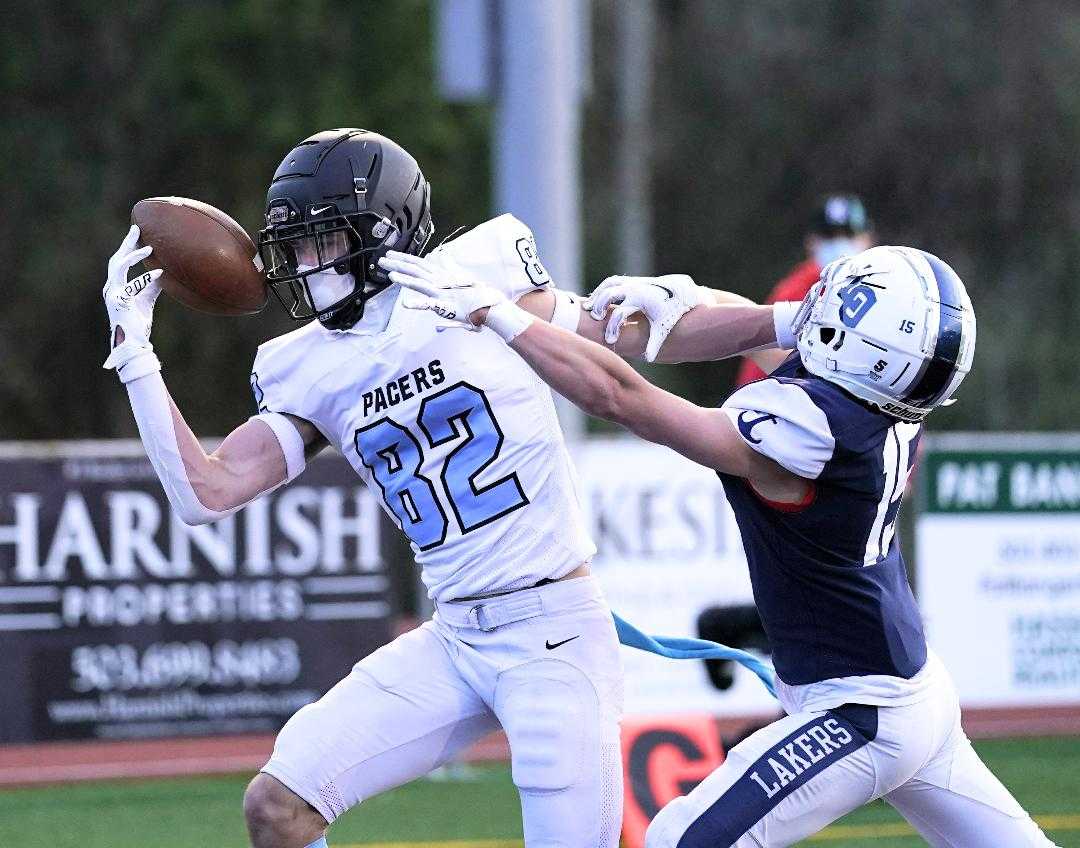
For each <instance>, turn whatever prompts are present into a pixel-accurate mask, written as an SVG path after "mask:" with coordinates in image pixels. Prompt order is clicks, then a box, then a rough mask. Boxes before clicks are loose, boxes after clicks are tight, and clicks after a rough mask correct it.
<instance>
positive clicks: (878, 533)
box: [383, 247, 1052, 848]
mask: <svg viewBox="0 0 1080 848" xmlns="http://www.w3.org/2000/svg"><path fill="white" fill-rule="evenodd" d="M383 262H384V266H385V267H387V268H388V269H389V270H390V271H391V274H390V276H391V279H393V280H394V281H395V282H399V283H402V284H404V285H407V286H409V287H410V288H413V289H415V290H416V291H418V292H419V293H420V294H422V295H423V297H424V299H423V300H421V301H418V302H414V301H409V305H410V306H412V307H414V308H421V309H432V310H434V311H436V312H438V313H439V314H441V315H444V316H446V317H448V318H453V319H455V320H458V321H459V322H463V323H464V324H466V325H469V326H477V327H479V326H480V325H485V326H486V327H488V328H490V329H491V330H494V332H488V333H483V332H482V333H480V334H479V336H478V337H477V341H478V342H479V341H480V340H481V339H482V337H483V336H484V335H488V336H494V337H499V338H502V339H503V340H504V341H505V342H507V343H508V344H509V345H510V346H511V347H512V348H513V349H514V350H515V351H517V352H518V353H519V354H521V356H522V357H523V358H524V359H525V361H527V362H528V363H529V364H530V365H532V366H533V368H534V369H535V370H536V372H537V373H538V374H540V375H541V376H542V377H543V378H544V379H545V380H546V381H547V382H548V383H549V384H550V385H551V386H552V387H553V388H555V389H556V390H558V391H559V392H560V393H561V394H563V395H564V396H566V397H567V398H569V399H570V400H572V401H573V402H574V403H576V404H577V405H578V406H580V407H581V408H582V409H584V410H585V411H587V412H590V413H592V414H594V415H599V416H602V417H604V418H608V419H610V420H612V421H615V422H617V423H620V424H622V425H624V426H626V427H627V428H629V429H630V430H632V431H633V432H635V433H637V434H638V435H640V436H642V437H643V438H646V439H649V440H650V441H654V442H657V443H659V444H663V445H667V446H669V447H671V448H673V449H674V450H676V451H678V452H679V453H681V454H683V455H685V456H687V457H689V458H690V459H693V460H695V461H697V462H699V463H701V464H703V465H705V466H707V467H709V468H713V469H715V470H716V471H717V473H718V474H719V476H720V479H721V481H722V483H723V485H724V490H725V492H726V494H727V497H728V500H729V502H730V504H731V507H732V509H733V511H734V513H735V518H736V521H737V523H738V525H739V529H740V532H741V534H742V538H743V547H744V549H745V551H746V555H747V563H748V566H749V570H750V577H751V582H752V585H753V589H754V597H755V600H756V603H757V607H758V611H759V613H760V614H761V619H762V624H763V625H764V627H765V630H766V632H767V633H768V636H769V640H770V643H771V646H772V658H773V663H774V665H775V668H776V675H777V680H776V690H777V696H778V698H779V699H780V702H781V705H782V706H783V707H784V710H785V712H786V713H787V715H786V716H785V717H784V718H782V719H780V720H778V721H776V722H774V723H772V724H770V725H768V726H767V727H765V728H762V729H761V730H758V731H757V732H755V733H753V734H752V735H750V736H749V737H747V738H746V739H745V740H743V741H742V742H741V743H739V744H738V745H736V746H735V747H734V748H733V749H732V750H731V751H730V752H729V753H728V755H727V757H726V759H725V761H724V763H723V765H721V766H720V767H719V768H718V769H717V770H716V771H715V772H713V773H712V774H711V775H710V776H709V777H707V778H706V779H705V780H704V781H703V782H702V783H701V784H700V785H699V786H698V787H696V788H695V789H694V790H693V791H692V792H691V793H690V794H689V795H687V796H685V797H683V798H678V799H676V800H675V801H673V802H672V803H671V804H669V805H668V806H666V807H665V808H664V809H663V810H662V811H661V812H660V813H659V814H658V815H657V817H656V819H655V820H654V821H653V822H652V824H651V825H650V827H649V830H648V834H647V836H646V846H647V848H725V846H737V848H760V847H761V846H770V848H771V846H787V845H791V844H793V843H795V842H798V841H800V840H802V839H804V838H806V837H808V836H810V835H811V834H813V833H815V832H817V831H818V830H820V829H821V828H823V827H824V826H825V825H827V824H828V823H829V822H831V821H834V820H835V819H837V818H839V817H840V816H842V815H844V814H845V813H847V812H849V811H851V810H853V809H855V808H856V807H859V806H861V805H863V804H865V803H867V802H868V801H871V800H873V799H876V798H884V799H885V800H886V801H888V803H890V804H892V805H893V806H894V807H895V808H896V809H897V810H898V811H899V812H900V813H901V814H902V815H903V816H904V817H905V818H906V819H907V820H908V821H909V822H910V823H911V824H912V825H913V826H914V827H915V828H916V829H917V830H918V831H919V833H920V834H921V835H922V836H923V837H924V838H925V839H926V840H927V841H928V842H929V843H930V844H931V845H933V846H935V847H936V848H983V846H990V845H995V846H996V845H1008V846H1010V848H1013V846H1017V847H1018V848H1019V846H1025V847H1026V846H1033V847H1035V846H1037V847H1038V848H1043V847H1044V846H1050V845H1052V843H1051V842H1050V841H1049V840H1048V839H1047V838H1046V837H1045V836H1044V835H1043V834H1042V832H1041V831H1040V830H1039V828H1038V826H1037V825H1036V824H1035V823H1034V821H1033V820H1032V819H1031V818H1030V816H1028V815H1027V814H1026V813H1025V812H1024V810H1023V809H1022V808H1021V807H1020V805H1019V804H1018V803H1017V802H1016V800H1015V799H1014V798H1013V797H1012V796H1011V795H1010V794H1009V792H1008V790H1007V789H1006V788H1005V787H1004V786H1003V785H1002V784H1001V783H1000V782H999V781H998V780H997V779H996V778H995V777H994V775H993V774H991V772H990V771H989V770H988V769H987V768H986V766H985V765H984V764H983V763H982V761H981V760H980V759H979V757H978V755H977V754H976V753H975V751H974V750H973V748H972V747H971V744H970V742H969V741H968V739H967V737H966V736H965V734H964V731H963V728H962V726H961V723H960V709H959V704H958V701H957V696H956V692H955V690H954V688H953V685H952V682H951V680H950V678H949V675H948V672H947V671H946V670H945V668H944V667H943V666H942V664H941V662H940V661H939V660H938V659H937V658H936V657H935V656H934V655H933V653H932V652H930V651H928V649H927V646H926V640H925V638H924V636H923V631H922V621H921V617H920V615H919V609H918V606H917V605H916V603H915V599H914V597H913V595H912V592H911V589H910V587H909V585H908V583H907V575H906V570H905V567H904V561H903V557H902V555H901V553H900V546H899V540H898V539H897V536H896V533H895V532H894V531H895V525H896V519H897V515H898V512H899V509H900V502H901V499H902V497H903V492H904V483H905V481H906V479H907V476H908V473H909V472H910V469H911V466H912V465H913V464H914V458H915V452H916V448H917V445H918V440H919V435H920V430H921V422H922V420H923V418H924V417H925V416H926V415H927V414H928V413H929V412H930V411H931V410H933V409H934V408H935V407H937V406H939V405H941V404H943V403H947V402H949V399H950V398H951V396H952V393H953V392H954V391H955V390H956V388H957V387H958V386H959V384H960V382H961V380H962V379H963V378H964V376H965V375H966V374H967V372H968V370H969V369H970V367H971V362H972V357H973V355H974V349H975V315H974V312H973V311H972V307H971V302H970V300H969V299H968V296H967V292H966V290H965V289H964V285H963V283H962V282H961V281H960V278H959V277H958V276H957V275H956V274H955V273H954V272H953V270H952V269H951V268H950V267H949V266H948V265H947V264H946V263H944V262H942V261H941V260H940V259H938V258H937V257H936V256H932V255H931V254H928V253H925V252H923V251H919V250H914V249H912V248H904V247H877V248H872V249H870V250H868V251H865V252H863V253H861V254H858V255H857V256H854V257H851V258H848V259H842V260H838V261H836V262H834V263H832V264H831V265H829V266H828V267H827V268H825V269H824V270H823V272H822V276H821V279H820V280H819V281H818V283H817V284H816V285H815V286H814V287H813V288H812V289H811V290H810V292H809V294H808V295H807V297H806V299H805V300H804V301H803V303H802V305H801V306H799V305H798V304H793V303H787V304H777V305H776V306H775V307H774V308H773V309H772V312H773V319H774V320H775V328H776V333H775V340H776V341H778V343H779V346H780V347H782V348H785V349H790V348H796V347H797V352H795V353H792V354H791V355H790V356H788V357H786V358H784V359H783V361H782V362H781V363H779V364H777V363H776V362H775V361H774V362H773V363H772V364H773V365H774V366H776V367H774V368H772V369H767V370H771V374H770V375H769V377H767V378H766V379H762V380H759V381H757V382H754V383H750V384H748V385H747V386H744V387H742V388H740V389H739V390H737V391H736V392H735V393H734V394H733V395H732V396H731V397H729V398H728V399H727V401H726V402H725V403H724V404H723V406H722V407H721V408H720V409H705V408H702V407H698V406H695V405H694V404H691V403H689V402H687V401H685V400H683V399H681V398H678V397H676V396H674V395H671V394H669V393H668V392H665V391H663V390H661V389H659V388H657V387H655V386H653V385H651V384H649V383H648V382H647V381H645V380H644V379H643V378H642V377H641V376H640V375H639V374H637V372H635V371H634V370H633V369H632V368H630V367H629V366H628V365H627V364H626V363H624V362H623V361H622V360H621V359H619V358H618V357H616V356H614V355H612V353H611V352H610V351H608V350H605V349H603V348H602V347H600V346H599V345H595V344H592V343H590V342H588V341H586V340H584V339H581V338H578V337H576V336H573V335H571V334H569V333H567V332H565V331H564V330H561V329H559V328H557V327H550V326H547V325H544V324H540V323H538V322H536V321H535V320H534V318H533V316H532V315H530V314H529V313H527V312H525V311H524V310H522V309H520V308H519V307H517V306H515V305H514V304H512V303H510V302H509V301H507V299H506V298H505V297H504V296H503V295H502V293H501V292H499V291H496V290H493V289H490V288H487V287H485V286H468V285H466V283H467V282H468V281H467V278H465V277H463V276H461V275H453V274H448V273H447V272H446V270H445V269H443V268H437V267H435V266H434V265H433V264H431V263H428V262H427V261H425V260H424V259H421V258H417V257H412V256H402V255H399V254H391V255H390V256H389V257H387V258H386V259H384V260H383ZM658 283H661V285H659V286H658V285H657V284H658ZM663 288H664V286H663V285H662V281H661V280H650V279H646V278H638V279H636V280H633V279H629V280H628V279H625V278H623V279H617V280H612V281H611V282H610V283H605V284H604V285H602V286H601V289H600V290H598V292H597V293H595V294H594V297H593V308H594V309H595V310H596V311H597V314H602V312H603V310H604V309H605V308H606V307H607V305H608V304H611V303H614V304H616V306H615V310H614V314H613V315H612V316H611V319H610V320H611V324H610V328H609V329H610V332H609V336H608V337H609V338H611V337H613V336H614V335H615V334H617V333H618V332H619V328H620V325H621V324H622V323H623V322H624V321H625V320H626V318H627V316H628V315H630V314H633V313H635V312H637V311H639V310H640V311H642V312H644V313H645V315H646V317H648V318H649V319H650V322H651V324H652V331H653V332H652V336H653V339H652V341H653V345H652V349H653V350H659V351H661V352H664V351H665V350H666V345H664V343H663V337H664V335H665V334H666V333H667V331H668V329H669V328H670V325H671V322H670V321H669V320H665V318H664V315H665V313H668V312H669V310H670V309H671V307H670V301H671V300H672V299H678V297H679V296H681V295H682V294H683V292H685V291H686V287H685V286H680V287H676V288H672V289H671V290H670V291H668V292H664V291H662V290H661V289H663ZM692 297H693V296H692ZM695 299H696V300H698V301H701V302H702V303H707V302H708V298H707V297H706V296H705V295H700V296H698V297H696V298H695ZM796 308H798V312H796V311H795V310H796ZM726 311H727V310H723V309H720V310H717V309H711V308H709V307H708V306H703V307H701V308H695V309H693V310H692V311H691V312H689V313H687V314H686V316H685V317H684V318H683V319H682V320H681V321H679V323H678V324H676V332H677V333H680V334H681V333H682V332H684V328H683V325H684V324H685V323H694V324H696V326H697V327H698V341H699V342H701V341H703V340H704V339H707V338H709V337H710V335H711V338H712V341H713V348H712V351H711V352H709V348H708V345H707V344H704V343H702V344H700V346H699V351H700V352H704V353H705V354H706V355H705V356H703V357H701V358H720V357H721V356H722V355H723V353H724V351H730V347H729V345H730V343H731V335H732V333H731V329H732V328H731V326H730V324H729V323H727V322H726V321H725V320H724V313H725V312H726ZM677 312H678V310H675V311H674V312H670V313H669V314H676V313H677ZM710 314H715V316H716V318H717V324H716V326H715V327H714V328H713V330H712V332H711V333H710V331H709V329H708V327H709V324H710V320H711V318H710ZM745 320H746V321H747V322H748V323H749V324H750V325H751V326H753V327H754V328H755V329H756V331H758V332H760V331H761V325H760V321H761V316H759V315H757V314H755V313H753V312H751V311H748V312H746V313H745ZM758 340H759V341H760V340H761V337H760V336H758ZM680 345H682V346H683V348H684V350H685V340H684V341H682V342H680ZM683 358H691V357H683ZM773 358H774V360H775V359H777V358H779V357H776V356H773Z"/></svg>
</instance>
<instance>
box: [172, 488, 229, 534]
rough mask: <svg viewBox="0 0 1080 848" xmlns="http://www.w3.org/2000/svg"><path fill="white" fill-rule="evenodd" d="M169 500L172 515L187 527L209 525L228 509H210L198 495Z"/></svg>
mask: <svg viewBox="0 0 1080 848" xmlns="http://www.w3.org/2000/svg"><path fill="white" fill-rule="evenodd" d="M169 500H170V503H171V505H172V510H173V513H174V514H175V515H176V517H177V518H179V519H180V520H181V521H182V522H183V523H184V524H186V525H187V526H188V527H198V526H199V525H201V524H211V523H213V522H215V521H217V520H218V519H219V518H221V517H222V516H223V515H225V514H226V513H228V512H229V509H228V508H223V509H211V508H210V507H208V506H207V505H206V504H204V503H203V501H202V499H201V498H200V497H199V496H198V495H195V497H191V498H185V497H174V498H170V499H169Z"/></svg>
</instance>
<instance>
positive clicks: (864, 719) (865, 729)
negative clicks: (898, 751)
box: [678, 704, 877, 848]
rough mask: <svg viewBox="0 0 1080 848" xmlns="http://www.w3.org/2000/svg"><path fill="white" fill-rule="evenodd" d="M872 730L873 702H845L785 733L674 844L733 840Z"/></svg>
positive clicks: (710, 847) (689, 847)
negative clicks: (866, 703) (869, 704)
mask: <svg viewBox="0 0 1080 848" xmlns="http://www.w3.org/2000/svg"><path fill="white" fill-rule="evenodd" d="M876 735H877V707H870V706H865V705H861V704H845V705H844V706H842V707H837V708H836V709H833V710H828V711H826V712H825V713H823V714H822V715H820V716H818V717H817V718H815V719H813V720H811V721H808V722H807V723H806V724H804V725H803V726H802V727H800V728H799V729H798V730H795V731H794V732H792V733H790V734H788V736H786V737H785V738H784V739H782V740H781V741H780V742H778V743H777V744H775V745H773V746H772V747H771V748H770V749H769V750H768V751H766V752H765V753H764V754H762V755H761V756H760V757H759V758H758V759H757V760H755V761H754V762H753V763H752V764H751V765H750V766H749V767H748V768H747V769H746V771H745V772H744V773H743V775H742V777H740V778H739V779H738V780H737V781H735V783H733V784H732V785H731V786H730V787H729V788H728V789H727V791H726V792H724V794H723V795H721V796H720V797H719V798H717V799H716V801H715V802H714V803H713V804H712V806H710V807H709V808H708V809H707V810H706V811H705V812H704V813H702V814H701V815H700V816H699V817H698V818H697V819H696V820H695V821H694V822H693V824H691V825H690V827H688V828H687V829H686V832H685V833H684V834H683V836H682V839H680V840H679V845H678V848H718V846H727V845H733V844H734V843H736V842H737V841H738V840H739V837H741V836H742V835H743V834H744V833H746V832H747V831H748V830H750V828H752V827H753V826H754V825H755V824H757V823H758V822H759V821H761V819H763V818H764V817H765V816H766V815H768V813H769V812H771V811H772V810H773V809H774V808H775V807H776V806H777V805H778V804H779V803H780V802H781V801H783V800H784V799H785V798H787V797H788V795H790V794H791V793H792V792H794V791H795V790H796V789H798V788H799V787H800V786H802V785H803V784H804V783H806V782H807V781H808V780H811V779H813V778H814V777H817V775H819V774H821V773H822V772H823V771H824V770H825V769H827V768H828V767H829V766H831V765H832V764H834V763H836V762H838V761H839V760H842V759H843V758H844V757H846V756H848V755H849V754H851V753H854V752H855V751H858V750H859V749H860V748H862V747H863V746H864V745H866V744H867V743H868V742H872V741H873V740H874V737H875V736H876Z"/></svg>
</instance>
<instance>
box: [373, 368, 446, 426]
mask: <svg viewBox="0 0 1080 848" xmlns="http://www.w3.org/2000/svg"><path fill="white" fill-rule="evenodd" d="M444 382H446V374H444V373H443V370H442V363H441V362H440V361H439V360H438V359H433V360H431V362H429V363H428V364H427V365H425V366H424V367H423V368H414V369H413V370H412V371H410V372H409V373H407V374H402V375H401V376H400V377H397V378H395V379H393V380H391V381H390V382H389V383H387V384H386V385H385V386H379V387H378V388H377V389H374V390H372V391H370V392H364V395H363V399H364V415H365V416H367V415H369V414H370V413H372V412H382V411H383V410H384V409H389V408H390V407H391V406H396V405H397V404H399V403H401V402H402V401H406V400H409V399H410V398H413V397H416V395H419V394H423V393H424V392H426V391H427V390H428V389H430V388H431V387H432V386H438V385H440V384H442V383H444Z"/></svg>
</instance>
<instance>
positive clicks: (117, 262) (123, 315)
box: [101, 225, 162, 383]
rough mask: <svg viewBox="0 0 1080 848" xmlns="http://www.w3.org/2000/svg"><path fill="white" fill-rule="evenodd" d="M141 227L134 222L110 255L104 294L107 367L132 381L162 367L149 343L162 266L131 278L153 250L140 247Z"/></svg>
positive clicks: (126, 380) (122, 377)
mask: <svg viewBox="0 0 1080 848" xmlns="http://www.w3.org/2000/svg"><path fill="white" fill-rule="evenodd" d="M138 243H139V228H138V227H137V226H135V225H132V227H131V229H130V230H128V234H127V235H126V236H125V237H124V240H123V241H122V242H121V243H120V247H119V248H117V250H116V253H114V254H113V255H112V258H111V259H109V276H108V279H107V280H106V281H105V287H104V288H103V289H102V290H101V296H102V297H103V298H104V299H105V309H106V310H107V311H108V313H109V347H110V348H111V352H110V353H109V358H108V359H106V360H105V364H104V365H103V366H102V367H104V368H115V369H116V373H117V376H119V377H120V380H121V382H124V383H130V382H131V381H132V380H137V379H138V378H139V377H145V376H146V375H147V374H150V373H153V372H154V371H160V370H161V363H160V362H158V358H157V356H156V355H155V354H154V346H153V345H152V344H150V327H151V325H152V324H153V320H154V302H155V301H156V300H157V298H158V295H159V294H161V284H160V283H159V282H158V277H160V276H161V273H162V272H161V269H160V268H158V269H155V270H153V271H147V272H145V273H143V274H140V275H139V276H137V277H135V278H133V279H131V280H128V278H127V275H128V271H130V270H131V267H132V266H133V265H137V264H138V263H139V262H142V261H143V260H144V259H145V258H146V257H147V256H149V255H150V253H151V251H152V250H153V248H152V247H150V246H149V245H147V246H146V247H140V248H137V249H136V247H135V246H136V245H137V244H138Z"/></svg>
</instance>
